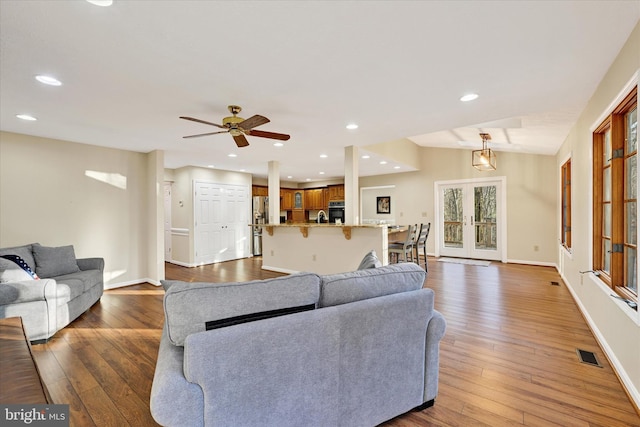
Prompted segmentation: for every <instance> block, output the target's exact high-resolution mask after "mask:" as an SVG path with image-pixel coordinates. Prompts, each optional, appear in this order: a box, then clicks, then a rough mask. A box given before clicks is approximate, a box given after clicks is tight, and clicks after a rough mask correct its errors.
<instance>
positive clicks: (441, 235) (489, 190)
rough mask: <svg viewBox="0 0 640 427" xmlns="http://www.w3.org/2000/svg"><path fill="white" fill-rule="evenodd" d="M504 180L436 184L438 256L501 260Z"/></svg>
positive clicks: (504, 226) (503, 222)
mask: <svg viewBox="0 0 640 427" xmlns="http://www.w3.org/2000/svg"><path fill="white" fill-rule="evenodd" d="M503 187H504V179H502V178H497V179H493V180H491V179H489V180H465V181H456V182H452V181H448V182H439V183H438V182H437V183H436V192H437V193H436V194H437V201H436V203H437V205H438V252H439V255H440V256H447V257H460V258H474V259H486V260H497V261H506V260H505V259H503V255H504V254H503V249H504V246H505V245H504V243H503V242H504V241H506V240H504V238H505V237H506V236H505V231H506V218H505V215H504V213H503V211H504V201H503V191H504V190H503Z"/></svg>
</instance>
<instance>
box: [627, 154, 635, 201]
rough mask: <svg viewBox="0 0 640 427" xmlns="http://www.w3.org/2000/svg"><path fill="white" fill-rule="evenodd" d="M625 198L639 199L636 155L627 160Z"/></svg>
mask: <svg viewBox="0 0 640 427" xmlns="http://www.w3.org/2000/svg"><path fill="white" fill-rule="evenodd" d="M625 163H626V164H625V168H624V172H625V173H624V174H625V183H624V187H625V198H627V199H635V198H637V197H636V196H637V193H638V191H637V188H638V183H637V178H638V161H637V156H636V155H635V154H634V155H633V156H630V157H627V159H626V160H625Z"/></svg>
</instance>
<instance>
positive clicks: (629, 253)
mask: <svg viewBox="0 0 640 427" xmlns="http://www.w3.org/2000/svg"><path fill="white" fill-rule="evenodd" d="M636 256H637V255H636V250H635V249H634V248H629V247H627V248H625V263H626V267H627V277H626V278H625V286H626V287H627V288H629V289H631V290H632V291H633V292H635V293H636V294H637V293H638V281H637V271H636V268H637V264H636V263H637V260H636Z"/></svg>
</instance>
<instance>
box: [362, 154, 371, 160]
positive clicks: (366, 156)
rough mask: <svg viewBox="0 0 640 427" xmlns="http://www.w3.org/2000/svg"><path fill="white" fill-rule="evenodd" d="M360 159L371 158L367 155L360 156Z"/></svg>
mask: <svg viewBox="0 0 640 427" xmlns="http://www.w3.org/2000/svg"><path fill="white" fill-rule="evenodd" d="M362 158H363V159H370V158H371V156H370V155H368V154H365V155H364V156H362Z"/></svg>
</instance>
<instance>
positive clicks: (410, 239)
mask: <svg viewBox="0 0 640 427" xmlns="http://www.w3.org/2000/svg"><path fill="white" fill-rule="evenodd" d="M417 229H418V226H417V225H409V229H408V230H407V238H406V239H405V240H404V242H394V243H389V259H391V256H392V255H394V256H395V258H396V262H399V261H400V255H402V260H403V262H407V261H408V258H409V257H411V262H413V248H414V246H415V243H416V230H417Z"/></svg>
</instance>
